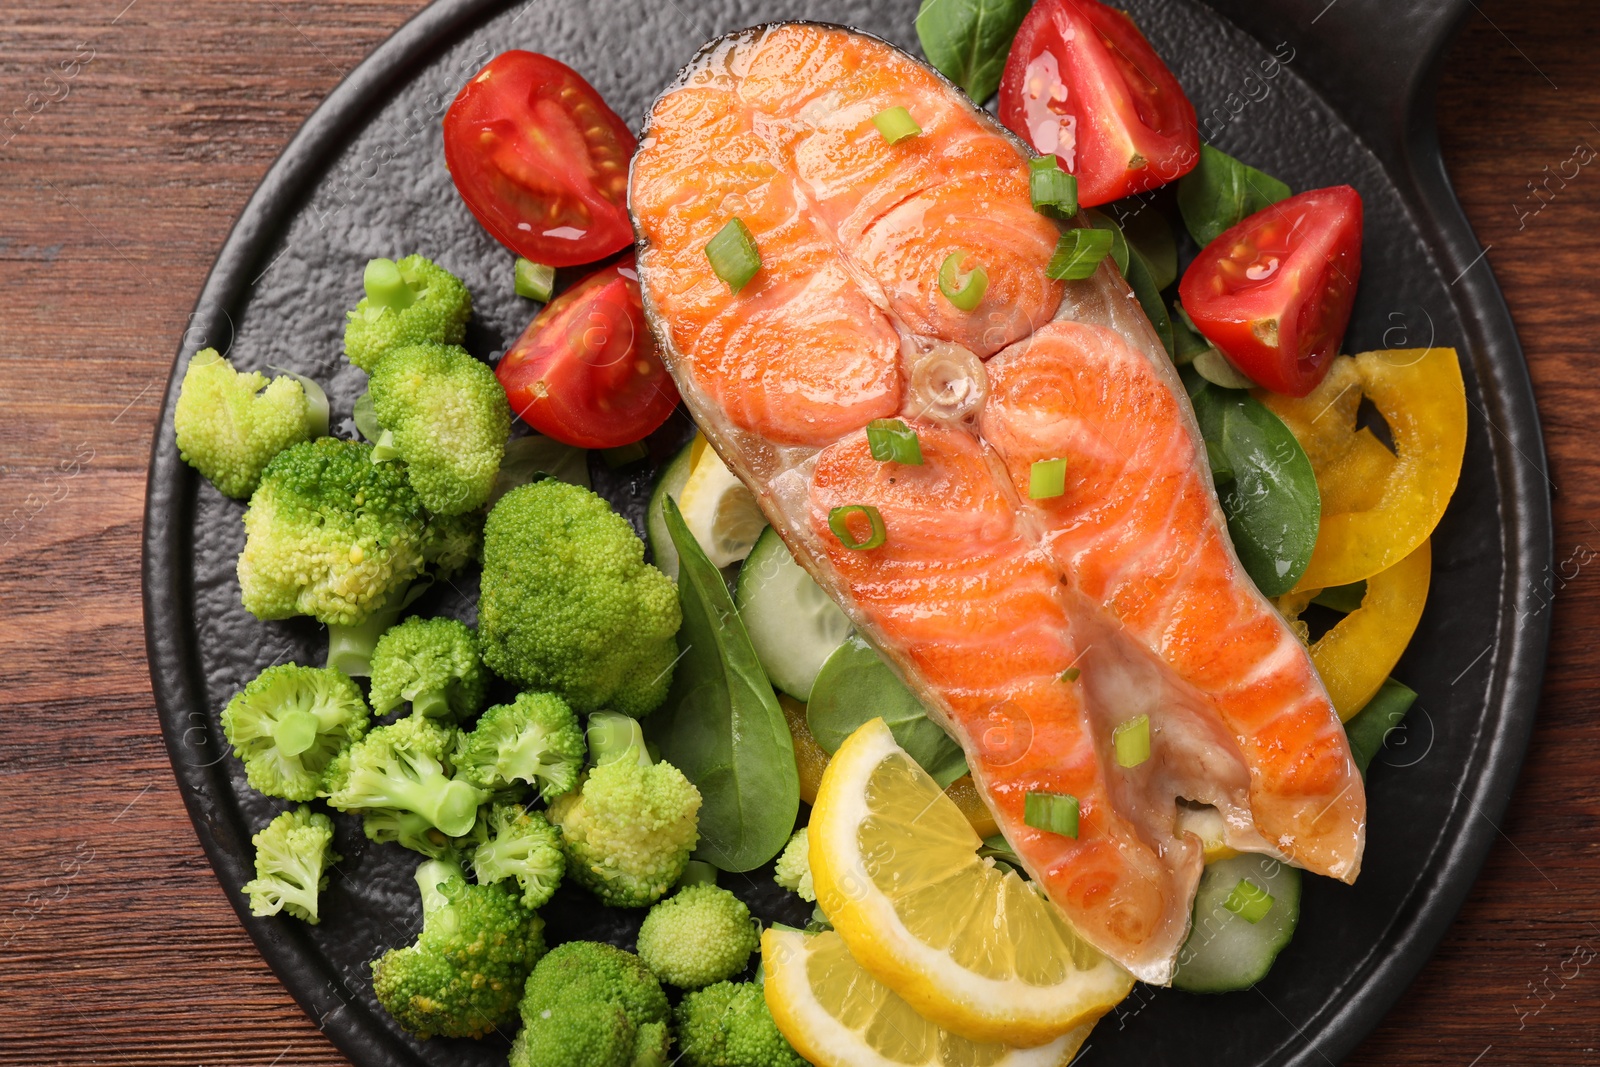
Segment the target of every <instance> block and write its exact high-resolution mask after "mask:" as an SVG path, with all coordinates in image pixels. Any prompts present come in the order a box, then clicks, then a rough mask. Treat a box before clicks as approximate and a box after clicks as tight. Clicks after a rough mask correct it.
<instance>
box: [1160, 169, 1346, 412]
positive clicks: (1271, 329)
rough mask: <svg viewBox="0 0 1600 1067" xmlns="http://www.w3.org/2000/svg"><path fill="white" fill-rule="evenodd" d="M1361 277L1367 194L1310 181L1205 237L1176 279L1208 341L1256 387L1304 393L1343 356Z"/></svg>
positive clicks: (1186, 307)
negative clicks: (1301, 190)
mask: <svg viewBox="0 0 1600 1067" xmlns="http://www.w3.org/2000/svg"><path fill="white" fill-rule="evenodd" d="M1360 278H1361V194H1360V193H1357V192H1356V191H1355V190H1354V189H1352V188H1350V186H1348V185H1335V186H1333V187H1332V188H1328V189H1311V190H1309V191H1307V192H1304V193H1300V194H1298V195H1296V196H1291V197H1289V199H1287V200H1280V201H1278V202H1277V203H1276V204H1273V205H1271V206H1270V207H1267V208H1264V209H1262V210H1261V211H1258V212H1256V213H1255V214H1254V215H1251V216H1250V217H1249V218H1247V219H1245V220H1244V221H1242V222H1240V223H1239V224H1238V225H1237V226H1235V227H1233V228H1232V229H1231V230H1225V231H1223V233H1222V235H1221V236H1219V237H1218V238H1217V239H1216V240H1215V241H1212V242H1211V243H1210V244H1208V245H1206V246H1205V248H1204V249H1202V250H1201V252H1200V255H1198V256H1197V257H1195V261H1194V262H1193V263H1192V264H1190V265H1189V270H1188V272H1187V273H1185V274H1184V276H1183V281H1182V282H1181V283H1180V284H1179V286H1178V297H1179V299H1180V300H1182V302H1183V310H1184V311H1186V312H1188V313H1189V317H1190V318H1191V319H1193V320H1194V324H1195V325H1196V326H1198V327H1199V328H1200V332H1201V333H1203V334H1205V335H1206V339H1207V340H1208V341H1210V342H1211V343H1212V344H1214V345H1216V346H1217V348H1218V349H1219V350H1220V351H1221V352H1222V354H1223V355H1225V356H1227V357H1228V359H1229V361H1230V362H1232V363H1233V365H1234V366H1236V367H1238V368H1239V369H1240V370H1242V371H1244V373H1245V374H1247V375H1248V376H1249V377H1250V379H1251V380H1252V381H1254V382H1255V383H1256V384H1257V385H1260V386H1263V387H1265V388H1267V389H1270V390H1271V391H1272V392H1274V393H1282V394H1284V395H1286V396H1305V395H1306V394H1307V393H1309V392H1311V390H1312V389H1315V388H1316V386H1317V383H1318V382H1320V381H1322V378H1323V375H1325V374H1327V373H1328V365H1329V364H1330V363H1331V362H1332V361H1333V357H1334V356H1336V355H1338V354H1339V344H1340V342H1341V341H1343V340H1344V329H1345V327H1346V326H1347V325H1349V323H1350V306H1351V305H1352V304H1354V303H1355V299H1356V282H1357V281H1358V280H1359V279H1360Z"/></svg>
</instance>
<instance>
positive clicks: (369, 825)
mask: <svg viewBox="0 0 1600 1067" xmlns="http://www.w3.org/2000/svg"><path fill="white" fill-rule="evenodd" d="M361 829H362V831H363V832H365V833H366V835H367V840H369V841H376V842H378V843H379V844H390V843H393V844H398V845H402V846H404V847H406V848H409V849H410V850H411V851H413V852H420V853H422V854H423V855H424V856H432V857H433V858H435V859H438V858H439V857H441V856H447V855H449V854H450V853H451V851H453V850H454V848H455V847H456V843H455V841H454V839H452V838H449V837H446V836H445V835H444V834H443V833H441V832H440V831H439V828H438V827H437V826H435V825H433V823H431V822H429V821H428V819H427V817H426V816H422V815H418V814H417V813H416V812H414V811H399V810H397V809H394V808H376V809H374V810H372V811H369V812H367V813H366V815H365V816H363V817H362V819H361Z"/></svg>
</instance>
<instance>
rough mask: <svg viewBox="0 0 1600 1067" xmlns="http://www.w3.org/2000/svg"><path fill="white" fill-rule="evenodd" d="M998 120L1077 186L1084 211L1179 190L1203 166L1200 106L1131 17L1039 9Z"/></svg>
mask: <svg viewBox="0 0 1600 1067" xmlns="http://www.w3.org/2000/svg"><path fill="white" fill-rule="evenodd" d="M1000 121H1001V122H1003V123H1005V124H1006V126H1007V127H1009V128H1010V129H1011V130H1012V132H1014V133H1016V134H1017V135H1018V136H1020V137H1021V138H1022V139H1023V140H1025V141H1027V142H1028V143H1029V144H1031V145H1033V147H1034V148H1035V149H1037V150H1038V151H1039V152H1041V153H1045V154H1049V153H1052V152H1053V153H1055V155H1056V157H1057V158H1058V159H1059V160H1060V161H1061V167H1062V169H1063V170H1065V171H1066V172H1067V173H1068V174H1072V175H1074V176H1076V177H1077V179H1078V202H1079V203H1080V204H1082V205H1083V206H1084V207H1095V206H1096V205H1099V204H1108V203H1110V202H1111V201H1113V200H1116V199H1119V198H1120V197H1124V196H1129V195H1131V194H1133V193H1142V192H1144V191H1145V190H1147V189H1154V188H1156V187H1157V186H1160V185H1165V184H1166V183H1168V182H1171V181H1176V180H1177V179H1179V178H1181V177H1183V176H1184V175H1185V174H1187V173H1189V171H1191V170H1193V169H1194V165H1195V163H1196V162H1198V161H1199V159H1200V132H1199V128H1198V127H1197V126H1196V124H1195V115H1194V105H1193V104H1191V103H1189V98H1188V97H1186V96H1184V95H1183V87H1182V86H1180V85H1179V84H1178V79H1176V78H1174V77H1173V76H1172V72H1171V71H1170V70H1168V69H1167V65H1166V64H1165V63H1163V62H1161V57H1160V56H1158V55H1156V52H1155V49H1153V48H1151V47H1150V42H1148V41H1146V40H1145V39H1144V35H1143V34H1141V33H1140V32H1139V28H1138V27H1137V26H1135V25H1134V23H1133V19H1131V18H1129V17H1128V15H1127V14H1126V13H1125V12H1122V11H1118V10H1116V9H1115V8H1110V7H1107V6H1106V5H1104V4H1100V3H1096V2H1095V0H1039V3H1037V4H1035V5H1034V6H1033V10H1031V11H1029V12H1028V15H1027V17H1026V18H1024V19H1023V20H1022V26H1021V27H1020V28H1019V29H1018V30H1017V36H1016V39H1015V40H1013V41H1012V43H1011V54H1010V56H1009V58H1007V60H1006V69H1005V73H1004V75H1003V76H1002V77H1001V79H1000Z"/></svg>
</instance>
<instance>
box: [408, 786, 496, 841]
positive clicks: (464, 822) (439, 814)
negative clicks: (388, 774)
mask: <svg viewBox="0 0 1600 1067" xmlns="http://www.w3.org/2000/svg"><path fill="white" fill-rule="evenodd" d="M388 794H389V796H390V798H391V799H392V800H393V801H394V803H395V804H397V805H398V806H400V807H403V808H405V809H407V810H408V811H414V812H416V813H417V814H418V815H421V816H422V817H423V818H425V819H427V820H428V821H429V822H431V823H433V825H434V826H436V827H438V828H439V832H440V833H442V834H444V835H445V836H446V837H462V836H464V835H465V834H466V833H467V831H469V830H471V829H472V824H473V823H475V822H477V821H478V805H479V804H480V803H482V801H483V799H484V797H485V794H484V793H483V791H481V790H478V789H474V788H473V787H472V786H470V785H468V784H467V783H466V782H463V781H460V780H458V779H455V778H448V779H444V780H443V781H442V782H441V781H440V780H439V778H438V777H437V776H431V777H430V778H429V779H428V780H427V781H425V782H410V781H407V782H391V783H390V786H389V788H388Z"/></svg>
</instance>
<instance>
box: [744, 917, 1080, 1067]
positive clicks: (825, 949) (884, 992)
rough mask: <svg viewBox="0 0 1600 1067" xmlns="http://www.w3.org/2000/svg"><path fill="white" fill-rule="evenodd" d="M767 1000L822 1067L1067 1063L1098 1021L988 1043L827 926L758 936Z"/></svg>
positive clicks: (1039, 1066) (798, 1047) (794, 1040)
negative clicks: (932, 1017)
mask: <svg viewBox="0 0 1600 1067" xmlns="http://www.w3.org/2000/svg"><path fill="white" fill-rule="evenodd" d="M761 963H762V966H763V968H764V970H765V972H766V984H765V986H764V989H765V991H766V996H767V1007H768V1008H770V1009H771V1010H772V1018H773V1020H774V1021H776V1022H777V1024H778V1029H779V1030H781V1031H782V1032H783V1036H784V1037H786V1038H787V1039H788V1040H789V1044H791V1045H793V1046H794V1047H795V1051H796V1052H798V1053H800V1055H802V1056H804V1057H805V1058H806V1059H807V1060H809V1061H810V1062H811V1063H814V1064H816V1065H817V1067H1065V1065H1066V1064H1068V1063H1071V1062H1072V1057H1073V1056H1074V1055H1076V1054H1077V1052H1078V1048H1079V1046H1081V1045H1082V1044H1083V1042H1084V1039H1085V1038H1087V1037H1088V1036H1089V1031H1090V1029H1091V1028H1092V1027H1093V1026H1094V1024H1093V1023H1085V1024H1083V1025H1082V1026H1078V1027H1075V1028H1074V1029H1072V1030H1070V1031H1068V1032H1067V1033H1065V1034H1062V1035H1061V1036H1060V1037H1058V1038H1056V1039H1055V1040H1054V1041H1052V1042H1050V1043H1049V1044H1048V1045H1040V1046H1039V1047H1038V1048H1013V1047H1011V1046H1008V1045H999V1044H983V1043H978V1042H973V1041H968V1040H967V1039H966V1038H964V1037H959V1036H957V1035H955V1034H952V1033H949V1032H947V1031H944V1030H941V1029H939V1028H938V1027H937V1026H935V1025H934V1024H933V1023H930V1022H929V1021H928V1020H926V1019H924V1018H923V1017H922V1016H920V1015H918V1014H917V1013H916V1012H915V1011H913V1010H912V1008H911V1005H909V1004H907V1003H906V1002H905V1001H904V1000H901V999H900V998H899V997H897V996H895V994H894V992H893V991H892V990H891V989H890V988H889V987H888V986H886V985H884V984H883V983H882V982H879V981H878V980H876V979H875V978H873V977H872V976H871V975H870V974H867V973H866V972H865V971H863V970H862V969H861V966H860V965H859V964H858V963H856V961H855V960H854V959H853V958H852V957H851V955H850V951H849V950H848V949H847V948H845V947H844V941H843V940H842V939H841V938H840V937H839V935H838V934H836V933H834V932H832V931H831V930H830V931H827V932H825V933H820V934H807V933H803V932H801V931H799V930H778V929H769V930H767V931H766V932H765V933H763V934H762V935H761Z"/></svg>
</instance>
